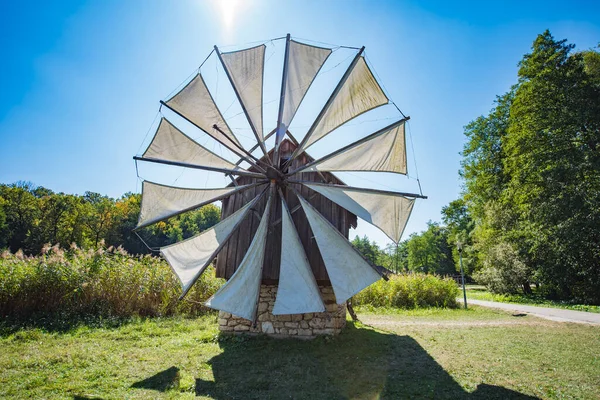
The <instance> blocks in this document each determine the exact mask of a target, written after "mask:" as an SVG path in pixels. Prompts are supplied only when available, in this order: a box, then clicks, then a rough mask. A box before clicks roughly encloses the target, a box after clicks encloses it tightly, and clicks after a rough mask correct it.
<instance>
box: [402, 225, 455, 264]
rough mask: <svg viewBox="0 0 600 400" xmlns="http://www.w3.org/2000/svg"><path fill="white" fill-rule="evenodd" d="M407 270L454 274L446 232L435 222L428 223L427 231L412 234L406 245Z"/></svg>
mask: <svg viewBox="0 0 600 400" xmlns="http://www.w3.org/2000/svg"><path fill="white" fill-rule="evenodd" d="M407 249H408V257H407V259H408V269H409V270H411V271H415V272H425V273H436V274H453V273H455V272H456V270H455V267H454V263H453V261H452V251H451V250H450V247H449V246H448V231H447V229H446V228H445V227H442V226H440V225H439V224H438V223H435V222H431V221H430V222H428V224H427V230H426V231H424V232H421V233H420V234H416V233H413V234H412V235H411V236H410V237H409V239H408V244H407Z"/></svg>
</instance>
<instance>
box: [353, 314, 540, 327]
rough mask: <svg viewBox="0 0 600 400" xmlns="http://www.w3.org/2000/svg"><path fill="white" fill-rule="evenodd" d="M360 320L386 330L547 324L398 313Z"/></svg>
mask: <svg viewBox="0 0 600 400" xmlns="http://www.w3.org/2000/svg"><path fill="white" fill-rule="evenodd" d="M358 318H359V319H360V321H361V322H362V323H364V324H367V325H371V326H373V327H376V328H379V329H384V330H393V329H394V328H399V327H413V326H415V327H417V326H424V327H432V328H436V327H441V328H442V327H443V328H466V327H488V326H489V327H491V326H507V325H509V326H510V325H537V326H539V325H544V324H546V323H545V322H544V321H540V320H539V319H537V318H519V317H515V318H512V319H497V320H489V321H481V320H479V321H477V320H472V321H468V320H467V321H453V320H449V321H448V320H446V321H444V320H441V321H431V320H423V321H419V320H415V319H411V320H409V321H407V320H403V319H400V318H401V317H399V316H398V315H377V314H360V315H359V316H358Z"/></svg>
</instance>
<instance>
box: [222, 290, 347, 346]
mask: <svg viewBox="0 0 600 400" xmlns="http://www.w3.org/2000/svg"><path fill="white" fill-rule="evenodd" d="M319 290H320V291H321V298H322V299H323V303H324V304H325V312H322V313H308V314H294V315H273V314H271V312H272V311H273V306H274V305H275V296H276V295H277V286H276V285H262V286H261V287H260V300H259V303H258V321H257V323H256V327H253V326H252V322H251V321H248V320H246V319H243V318H239V317H236V316H234V315H231V314H230V313H226V312H223V311H219V330H220V331H221V332H224V333H249V334H259V333H263V334H265V335H269V336H274V337H296V338H299V339H312V338H314V337H316V336H319V335H337V334H338V333H340V332H341V331H342V329H343V328H344V326H346V304H342V305H338V304H336V303H335V296H334V295H333V289H332V288H331V286H319Z"/></svg>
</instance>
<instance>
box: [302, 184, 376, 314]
mask: <svg viewBox="0 0 600 400" xmlns="http://www.w3.org/2000/svg"><path fill="white" fill-rule="evenodd" d="M294 192H295V193H296V196H298V199H299V200H300V203H301V204H302V209H303V210H304V213H305V214H306V218H307V219H308V223H309V225H310V229H311V230H312V232H313V234H314V237H315V240H316V241H317V246H319V252H320V253H321V257H322V258H323V263H324V264H325V268H326V269H327V274H328V275H329V280H330V281H331V286H332V287H333V293H334V294H335V299H336V301H337V303H338V304H344V303H345V302H346V300H348V299H349V298H350V297H352V296H354V295H355V294H356V293H358V292H360V291H361V290H363V289H364V288H366V287H367V286H369V285H370V284H372V283H374V282H377V281H378V280H379V278H380V277H381V275H380V274H379V273H378V272H377V271H376V270H375V267H374V266H373V265H371V264H369V263H368V262H367V260H365V259H364V258H363V257H362V255H361V254H360V253H359V252H358V251H357V250H356V249H355V248H354V247H352V245H351V244H350V242H348V239H346V238H345V237H344V236H343V235H342V234H341V233H340V232H339V231H338V230H337V229H335V227H334V226H333V225H331V223H330V222H329V221H327V219H325V217H323V216H322V215H321V214H320V213H319V211H317V210H316V209H315V208H314V207H313V206H312V205H311V204H310V203H309V202H307V201H306V200H305V199H304V198H303V197H302V196H301V195H300V194H299V193H298V192H296V191H295V190H294Z"/></svg>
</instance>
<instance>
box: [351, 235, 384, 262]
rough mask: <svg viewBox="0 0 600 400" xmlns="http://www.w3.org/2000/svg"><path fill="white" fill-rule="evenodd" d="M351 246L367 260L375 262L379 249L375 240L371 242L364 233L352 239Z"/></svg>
mask: <svg viewBox="0 0 600 400" xmlns="http://www.w3.org/2000/svg"><path fill="white" fill-rule="evenodd" d="M351 243H352V246H354V248H356V250H358V251H359V252H360V254H362V255H363V257H365V258H366V259H367V260H369V261H370V262H371V263H373V264H377V259H378V257H379V254H380V253H381V250H380V249H379V246H378V245H377V243H375V242H371V241H370V240H369V238H368V237H367V236H366V235H365V236H363V237H362V238H359V237H358V235H357V236H356V237H355V238H354V239H353V240H352V242H351Z"/></svg>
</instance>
